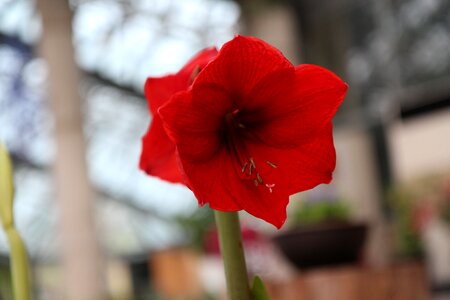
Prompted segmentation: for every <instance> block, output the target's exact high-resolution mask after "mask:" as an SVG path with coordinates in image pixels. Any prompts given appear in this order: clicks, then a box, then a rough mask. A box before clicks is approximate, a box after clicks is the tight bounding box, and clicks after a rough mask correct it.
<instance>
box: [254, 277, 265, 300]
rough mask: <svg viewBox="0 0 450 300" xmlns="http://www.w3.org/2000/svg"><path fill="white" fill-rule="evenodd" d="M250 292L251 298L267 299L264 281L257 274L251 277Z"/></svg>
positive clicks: (257, 299) (256, 299)
mask: <svg viewBox="0 0 450 300" xmlns="http://www.w3.org/2000/svg"><path fill="white" fill-rule="evenodd" d="M251 292H252V299H253V300H269V295H268V294H267V290H266V287H265V286H264V282H263V281H262V280H261V278H260V277H259V276H255V278H254V279H253V286H252V291H251Z"/></svg>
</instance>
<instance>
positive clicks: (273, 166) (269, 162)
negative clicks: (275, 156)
mask: <svg viewBox="0 0 450 300" xmlns="http://www.w3.org/2000/svg"><path fill="white" fill-rule="evenodd" d="M266 163H267V164H268V165H269V166H271V167H272V168H274V169H276V168H277V167H278V166H277V165H276V164H274V163H273V162H271V161H268V160H267V161H266Z"/></svg>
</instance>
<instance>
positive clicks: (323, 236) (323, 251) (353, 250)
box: [274, 222, 367, 269]
mask: <svg viewBox="0 0 450 300" xmlns="http://www.w3.org/2000/svg"><path fill="white" fill-rule="evenodd" d="M366 234H367V225H365V224H354V223H347V222H343V223H323V224H317V225H309V226H301V227H296V228H294V229H291V230H288V231H284V232H281V233H280V234H278V235H276V236H275V237H274V241H275V243H276V245H277V246H278V247H279V248H280V250H281V252H282V253H283V254H284V255H285V257H286V258H287V259H288V260H289V261H290V262H292V263H293V264H294V265H295V266H296V267H298V268H300V269H307V268H313V267H319V266H330V265H342V264H354V263H356V262H358V260H359V259H360V257H361V254H362V248H363V246H364V242H365V239H366Z"/></svg>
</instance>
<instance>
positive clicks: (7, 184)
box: [0, 144, 31, 300]
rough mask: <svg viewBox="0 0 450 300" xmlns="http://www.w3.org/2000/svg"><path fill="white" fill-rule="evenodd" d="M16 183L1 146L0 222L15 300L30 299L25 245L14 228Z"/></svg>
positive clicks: (4, 150)
mask: <svg viewBox="0 0 450 300" xmlns="http://www.w3.org/2000/svg"><path fill="white" fill-rule="evenodd" d="M13 201H14V181H13V173H12V164H11V160H10V158H9V155H8V152H7V151H6V149H5V148H4V147H3V145H2V144H0V220H1V223H2V226H3V229H4V230H5V232H6V236H7V238H8V242H9V247H10V256H11V276H12V285H13V295H14V299H15V300H28V299H30V292H31V290H30V273H29V263H28V255H27V252H26V249H25V245H24V243H23V241H22V238H21V237H20V235H19V233H18V232H17V230H16V228H15V226H14V214H13V207H14V206H13Z"/></svg>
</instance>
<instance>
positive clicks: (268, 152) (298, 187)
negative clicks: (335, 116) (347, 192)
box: [247, 122, 336, 195]
mask: <svg viewBox="0 0 450 300" xmlns="http://www.w3.org/2000/svg"><path fill="white" fill-rule="evenodd" d="M247 148H248V149H249V152H250V153H251V154H252V155H257V157H258V158H259V161H262V163H264V162H267V161H269V162H270V163H272V164H274V165H276V169H274V170H273V172H272V173H273V174H272V176H273V177H272V180H273V181H274V183H275V184H278V183H280V182H282V181H284V180H286V181H287V184H288V187H287V189H288V191H287V194H289V195H291V194H294V193H298V192H301V191H305V190H308V189H311V188H313V187H315V186H317V185H319V184H322V183H329V182H330V181H331V179H332V173H333V171H334V168H335V166H336V152H335V149H334V144H333V133H332V124H331V122H329V123H328V124H326V126H324V127H322V129H320V130H316V132H315V134H314V135H312V136H311V138H310V139H308V140H306V141H304V143H302V144H301V145H299V146H298V147H297V148H294V149H279V148H275V147H270V146H267V145H264V144H251V143H250V144H248V145H247ZM260 164H261V163H260ZM263 166H264V164H263ZM269 171H270V168H267V166H266V167H265V169H262V170H261V171H260V172H261V173H262V174H263V177H264V176H266V175H265V174H264V172H269Z"/></svg>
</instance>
